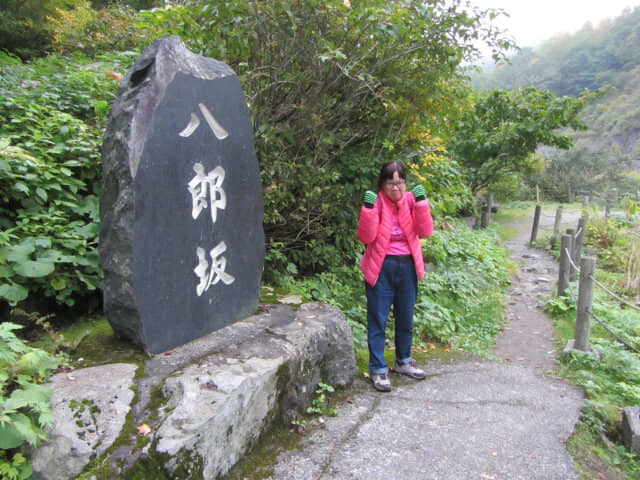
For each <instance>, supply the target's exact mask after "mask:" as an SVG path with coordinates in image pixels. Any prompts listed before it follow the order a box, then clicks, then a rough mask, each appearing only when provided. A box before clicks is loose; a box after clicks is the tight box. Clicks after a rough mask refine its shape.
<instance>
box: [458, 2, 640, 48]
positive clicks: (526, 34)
mask: <svg viewBox="0 0 640 480" xmlns="http://www.w3.org/2000/svg"><path fill="white" fill-rule="evenodd" d="M470 3H471V4H473V5H476V6H478V7H481V8H502V9H503V10H504V11H506V12H507V13H508V14H509V15H510V18H506V17H504V16H500V17H499V19H496V20H495V21H494V23H495V24H496V25H498V26H500V27H502V28H505V29H508V30H509V33H510V35H511V36H512V37H513V38H515V40H516V43H517V44H518V46H520V47H535V46H537V45H539V44H540V43H542V42H544V41H545V40H549V39H550V38H552V37H554V36H556V35H559V34H563V33H575V32H576V31H578V30H580V29H581V28H582V27H583V26H584V24H585V23H586V22H591V23H592V25H593V26H594V27H596V26H597V25H598V24H599V23H600V22H601V21H602V20H604V19H607V18H610V19H613V18H615V17H618V16H620V14H621V13H622V11H623V10H624V9H625V8H626V7H630V8H632V9H633V7H636V6H639V5H640V0H586V1H585V0H470Z"/></svg>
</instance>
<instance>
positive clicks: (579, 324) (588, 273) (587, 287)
mask: <svg viewBox="0 0 640 480" xmlns="http://www.w3.org/2000/svg"><path fill="white" fill-rule="evenodd" d="M595 266H596V259H595V258H593V257H584V258H583V259H582V261H581V262H580V284H579V287H578V314H577V316H576V337H575V343H574V348H575V349H576V350H582V351H583V352H588V351H589V350H590V349H589V337H590V335H591V311H592V309H593V307H592V305H591V304H592V302H593V286H594V282H593V273H594V271H595Z"/></svg>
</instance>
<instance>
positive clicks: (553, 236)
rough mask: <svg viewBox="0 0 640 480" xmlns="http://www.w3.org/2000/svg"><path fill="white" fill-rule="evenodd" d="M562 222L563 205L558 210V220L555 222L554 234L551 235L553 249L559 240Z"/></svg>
mask: <svg viewBox="0 0 640 480" xmlns="http://www.w3.org/2000/svg"><path fill="white" fill-rule="evenodd" d="M560 222H562V205H560V206H559V207H558V208H557V209H556V219H555V221H554V222H553V234H551V242H550V245H551V248H554V247H555V246H556V241H557V240H558V233H560Z"/></svg>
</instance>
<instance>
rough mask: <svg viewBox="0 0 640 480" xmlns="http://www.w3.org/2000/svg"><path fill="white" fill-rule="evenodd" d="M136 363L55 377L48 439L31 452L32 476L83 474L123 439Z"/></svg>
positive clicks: (50, 476) (120, 364)
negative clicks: (95, 458) (90, 465)
mask: <svg viewBox="0 0 640 480" xmlns="http://www.w3.org/2000/svg"><path fill="white" fill-rule="evenodd" d="M136 369H137V366H136V365H131V364H125V363H115V364H111V365H104V366H100V367H90V368H84V369H81V370H75V371H72V372H69V373H58V374H56V375H54V376H53V377H51V379H50V381H49V383H48V385H49V386H50V387H51V389H52V391H53V393H52V396H51V407H52V412H53V417H54V419H55V420H54V424H53V427H52V430H51V431H50V432H49V441H48V442H47V443H45V444H44V445H42V446H41V447H40V448H39V449H38V450H36V451H35V453H34V454H33V455H32V463H33V479H34V480H38V479H54V478H56V479H62V478H72V477H75V476H76V475H78V474H79V473H80V472H82V470H83V469H84V467H85V466H86V465H87V463H89V460H90V459H91V457H92V456H94V455H97V456H99V455H102V454H103V453H104V452H105V451H106V450H107V449H108V448H109V447H110V446H111V445H112V444H113V442H114V441H115V440H116V439H117V438H118V436H119V435H120V431H121V430H122V427H123V426H124V422H125V418H126V416H127V414H128V413H129V410H130V409H131V401H132V400H133V397H134V391H133V390H132V388H131V387H133V378H134V375H135V372H136Z"/></svg>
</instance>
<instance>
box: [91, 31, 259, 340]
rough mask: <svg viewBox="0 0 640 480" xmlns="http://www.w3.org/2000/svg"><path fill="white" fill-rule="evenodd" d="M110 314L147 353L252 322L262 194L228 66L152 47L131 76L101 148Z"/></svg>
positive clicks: (166, 45) (174, 41)
mask: <svg viewBox="0 0 640 480" xmlns="http://www.w3.org/2000/svg"><path fill="white" fill-rule="evenodd" d="M102 153H103V178H104V186H103V192H102V196H101V204H100V212H101V231H100V260H101V264H102V267H103V270H104V275H105V284H104V311H105V315H106V317H107V318H108V320H109V322H110V323H111V325H112V327H113V329H114V331H115V332H116V334H117V335H118V336H119V337H122V338H126V339H129V340H130V341H132V342H133V343H135V344H137V345H139V346H141V347H142V348H144V350H145V351H147V352H150V353H160V352H163V351H166V350H168V349H171V348H174V347H176V346H178V345H182V344H184V343H187V342H189V341H192V340H194V339H196V338H199V337H201V336H203V335H206V334H208V333H210V332H212V331H214V330H217V329H219V328H222V327H224V326H226V325H228V324H230V323H233V322H235V321H238V320H240V319H242V318H246V317H247V316H248V315H251V314H253V313H254V312H255V311H256V308H257V305H258V299H259V285H260V278H261V275H262V269H263V264H264V232H263V227H262V220H263V203H262V184H261V180H260V172H259V168H258V163H257V160H256V155H255V150H254V143H253V130H252V126H251V123H250V119H249V110H248V107H247V103H246V98H245V95H244V92H243V91H242V87H241V86H240V83H239V81H238V78H237V76H236V75H235V73H234V72H233V70H232V69H231V68H230V67H229V66H228V65H226V64H224V63H222V62H219V61H217V60H214V59H212V58H207V57H202V56H200V55H196V54H194V53H192V52H191V51H189V50H188V49H187V48H186V46H185V45H184V43H183V42H182V40H181V39H180V38H179V37H176V36H173V37H167V38H164V39H160V40H156V41H155V42H154V43H153V44H152V45H151V46H150V47H149V48H148V49H147V50H146V51H145V52H144V53H143V54H142V55H141V56H140V57H139V58H138V59H137V60H136V61H135V63H134V65H133V66H132V67H131V68H130V70H129V71H128V72H127V74H126V75H125V77H124V79H123V81H122V83H121V86H120V90H119V93H118V97H117V99H116V101H115V103H114V105H113V107H112V111H111V115H110V119H109V125H108V127H107V130H106V132H105V137H104V142H103V148H102Z"/></svg>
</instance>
